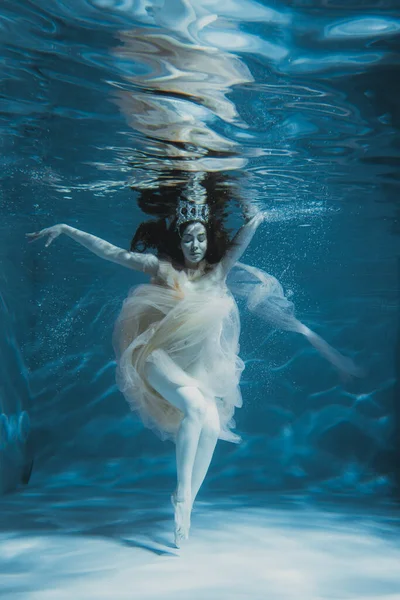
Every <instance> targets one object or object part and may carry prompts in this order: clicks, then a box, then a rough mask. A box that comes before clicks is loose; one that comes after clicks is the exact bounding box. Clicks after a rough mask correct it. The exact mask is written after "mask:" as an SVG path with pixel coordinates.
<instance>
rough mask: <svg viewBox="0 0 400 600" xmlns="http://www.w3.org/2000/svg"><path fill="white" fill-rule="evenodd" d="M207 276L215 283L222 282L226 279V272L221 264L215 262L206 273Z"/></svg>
mask: <svg viewBox="0 0 400 600" xmlns="http://www.w3.org/2000/svg"><path fill="white" fill-rule="evenodd" d="M207 277H209V278H210V279H211V280H212V281H213V282H215V284H216V285H218V284H221V283H224V282H225V279H226V274H225V271H224V268H223V266H222V264H221V263H220V262H219V263H216V264H215V265H212V268H211V269H210V270H209V272H208V273H207Z"/></svg>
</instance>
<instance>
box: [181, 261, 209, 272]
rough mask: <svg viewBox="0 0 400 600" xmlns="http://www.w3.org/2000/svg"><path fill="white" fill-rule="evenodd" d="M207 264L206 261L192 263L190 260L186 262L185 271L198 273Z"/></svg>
mask: <svg viewBox="0 0 400 600" xmlns="http://www.w3.org/2000/svg"><path fill="white" fill-rule="evenodd" d="M205 264H206V261H205V260H201V261H200V262H195V263H192V262H190V260H185V270H186V271H197V270H200V271H201V270H202V269H203V268H204V266H205Z"/></svg>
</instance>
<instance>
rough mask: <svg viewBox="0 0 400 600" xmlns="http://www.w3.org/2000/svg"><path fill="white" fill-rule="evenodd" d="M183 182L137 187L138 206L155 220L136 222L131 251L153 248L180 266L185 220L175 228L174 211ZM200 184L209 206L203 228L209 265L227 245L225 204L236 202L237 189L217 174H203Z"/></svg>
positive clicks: (161, 256) (159, 255) (216, 260)
mask: <svg viewBox="0 0 400 600" xmlns="http://www.w3.org/2000/svg"><path fill="white" fill-rule="evenodd" d="M186 185H187V182H184V181H183V182H182V184H177V185H174V186H173V187H168V186H165V187H164V186H162V187H159V188H158V189H157V190H151V189H150V190H149V189H146V190H140V195H139V198H138V204H139V207H140V208H141V209H142V210H143V212H146V213H147V214H151V215H154V216H158V218H157V219H152V220H150V221H146V222H144V223H141V225H139V227H138V229H137V230H136V233H135V235H134V236H133V239H132V241H131V245H130V250H131V251H132V252H146V251H147V250H149V249H151V250H155V252H156V254H157V256H158V257H159V258H164V259H166V260H169V261H170V262H172V264H174V266H176V267H177V268H183V267H184V257H183V252H182V250H181V246H180V241H181V235H182V233H183V231H184V229H185V228H186V227H187V225H188V224H189V222H187V223H184V224H182V225H180V227H179V228H177V227H176V217H175V211H176V207H177V204H178V200H179V198H180V197H182V195H183V194H184V191H185V187H186ZM201 185H202V186H203V187H204V189H205V193H206V196H207V204H208V206H209V208H210V218H209V221H208V223H207V224H205V228H206V231H207V253H206V256H205V259H206V262H207V263H208V264H209V265H213V264H215V263H218V262H219V261H220V260H221V259H222V258H223V256H224V255H225V253H226V251H227V250H228V249H229V247H230V245H231V230H229V229H228V228H227V227H226V225H225V220H226V218H227V216H228V207H229V205H230V204H231V203H234V204H236V205H238V204H240V205H241V202H240V197H239V195H238V191H237V190H236V189H235V186H234V184H233V181H232V180H231V181H229V182H228V181H227V178H226V177H224V176H223V175H221V174H219V173H207V174H205V175H204V177H203V180H202V182H201Z"/></svg>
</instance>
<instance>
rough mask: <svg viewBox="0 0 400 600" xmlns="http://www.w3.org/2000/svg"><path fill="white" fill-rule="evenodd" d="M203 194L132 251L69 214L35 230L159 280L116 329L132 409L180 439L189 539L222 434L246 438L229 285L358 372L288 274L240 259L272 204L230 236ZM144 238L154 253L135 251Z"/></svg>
mask: <svg viewBox="0 0 400 600" xmlns="http://www.w3.org/2000/svg"><path fill="white" fill-rule="evenodd" d="M201 200H202V202H193V201H190V200H185V199H181V200H180V201H179V203H178V207H177V211H176V215H175V217H174V218H173V220H172V222H171V223H170V225H169V227H167V226H166V225H165V223H164V222H163V221H158V222H154V223H153V224H152V225H151V224H150V226H149V224H142V226H140V227H139V229H138V231H137V233H136V235H135V237H134V239H133V240H132V245H131V251H130V252H128V251H125V250H123V249H122V248H118V247H116V246H113V245H112V244H109V243H108V242H106V241H104V240H102V239H100V238H97V237H95V236H93V235H91V234H88V233H85V232H83V231H80V230H78V229H75V228H73V227H70V226H68V225H65V224H59V225H55V226H53V227H49V228H46V229H43V230H42V231H39V232H37V233H32V234H27V235H28V236H29V237H30V238H31V240H32V241H33V240H37V239H39V238H47V240H46V246H48V245H49V244H50V243H51V242H52V241H53V240H54V239H55V238H56V237H58V236H59V235H60V234H62V233H64V234H66V235H68V236H69V237H71V238H72V239H74V240H75V241H77V242H79V243H80V244H82V245H83V246H85V247H86V248H88V249H89V250H90V251H92V252H94V253H95V254H97V255H98V256H100V257H101V258H104V259H106V260H110V261H112V262H115V263H118V264H121V265H123V266H125V267H128V268H131V269H135V270H139V271H143V272H144V273H147V274H148V275H150V276H151V282H150V283H148V284H142V285H139V286H137V287H136V288H134V289H133V290H131V292H130V293H129V295H128V297H127V299H126V300H125V302H124V305H123V307H122V310H121V313H120V315H119V317H118V320H117V323H116V326H115V331H114V345H115V350H116V355H117V365H118V366H117V381H118V385H119V388H120V389H121V391H122V392H123V393H124V395H125V397H126V399H127V400H128V402H129V404H130V406H131V408H132V409H134V410H136V411H138V412H139V414H140V416H141V418H142V421H143V423H144V424H145V425H146V426H147V427H149V428H152V429H153V430H154V431H155V432H156V433H157V434H158V435H159V436H160V437H161V438H162V439H166V438H170V439H172V440H173V441H174V442H175V444H176V463H177V488H176V490H175V492H174V493H173V495H172V496H171V500H172V504H173V506H174V511H175V543H176V545H177V547H179V546H180V542H181V540H183V539H187V537H188V535H189V528H190V515H191V510H192V506H193V502H194V500H195V498H196V496H197V493H198V491H199V489H200V486H201V485H202V483H203V481H204V478H205V476H206V473H207V471H208V468H209V465H210V462H211V459H212V456H213V453H214V449H215V446H216V443H217V440H218V439H224V440H227V441H231V442H235V443H237V442H239V441H240V438H239V436H238V435H236V434H235V433H234V432H233V431H232V429H233V428H234V426H235V423H234V420H233V414H234V410H235V407H240V406H241V404H242V400H241V394H240V388H239V380H240V376H241V372H242V370H243V368H244V364H243V362H242V360H241V359H240V358H239V357H238V349H239V345H238V340H239V331H240V321H239V313H238V308H237V305H236V302H235V300H234V298H233V296H232V293H231V291H230V290H229V289H228V287H227V283H226V281H227V276H228V274H229V273H230V271H231V270H232V269H233V267H239V269H237V270H238V272H239V277H236V279H235V278H232V280H231V282H230V287H231V288H232V289H233V290H234V291H235V292H237V293H238V294H240V295H244V296H246V298H247V300H248V302H247V306H248V308H249V309H250V310H253V311H254V312H256V313H258V314H260V315H261V316H262V317H263V318H264V319H266V320H267V321H269V322H270V323H272V324H273V325H274V326H278V327H281V328H284V329H289V330H293V331H297V332H299V333H302V334H303V335H305V336H306V337H307V338H308V339H309V341H310V342H311V343H312V344H313V345H314V346H316V347H317V348H318V350H320V351H321V352H322V353H323V354H324V355H325V356H326V357H327V358H328V359H329V360H330V361H331V362H332V363H333V364H334V365H335V366H336V367H337V368H338V369H339V370H341V371H344V372H352V373H353V374H357V373H356V369H355V368H354V366H353V365H352V363H351V361H349V359H345V358H344V357H342V356H341V355H340V354H339V353H338V352H336V351H335V350H333V349H332V348H331V347H330V346H329V345H328V344H327V343H326V342H324V340H322V339H321V338H320V337H319V336H317V335H316V334H314V333H313V332H312V331H310V330H309V329H308V328H307V327H306V326H305V325H303V324H302V323H300V322H299V321H298V320H297V319H296V318H295V317H294V314H293V305H292V304H291V303H290V302H289V301H288V300H287V299H286V298H285V296H284V294H283V290H282V287H281V286H280V284H279V282H278V281H277V280H276V279H275V278H273V277H271V276H270V275H268V274H266V273H264V272H263V271H260V270H259V269H256V268H254V267H249V266H247V265H242V264H241V263H238V260H239V258H240V256H241V255H242V254H243V252H244V251H245V249H246V248H247V246H248V244H249V243H250V241H251V239H252V237H253V235H254V233H255V232H256V230H257V228H258V226H259V225H260V224H261V223H262V222H263V220H264V214H263V213H258V214H256V215H255V216H254V217H253V218H251V219H250V220H249V221H248V222H247V223H246V224H245V225H244V226H243V227H242V228H241V229H240V230H239V232H238V233H237V234H236V236H235V237H234V239H233V241H232V242H231V243H228V238H227V235H226V233H225V232H224V231H221V229H220V228H218V229H216V228H215V226H214V223H213V217H212V215H210V209H209V206H208V205H207V203H206V202H204V198H202V199H201ZM139 244H142V245H143V246H144V249H146V248H148V247H153V248H156V249H157V255H155V254H143V253H141V252H133V251H132V250H134V249H135V248H137V247H138V246H139Z"/></svg>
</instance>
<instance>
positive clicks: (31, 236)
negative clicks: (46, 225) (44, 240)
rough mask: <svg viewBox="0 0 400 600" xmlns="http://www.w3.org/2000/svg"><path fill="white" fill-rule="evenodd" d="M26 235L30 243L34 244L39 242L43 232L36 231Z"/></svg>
mask: <svg viewBox="0 0 400 600" xmlns="http://www.w3.org/2000/svg"><path fill="white" fill-rule="evenodd" d="M25 235H26V237H27V238H29V242H34V241H35V240H38V239H39V237H41V235H42V232H41V231H34V232H33V233H26V234H25Z"/></svg>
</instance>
